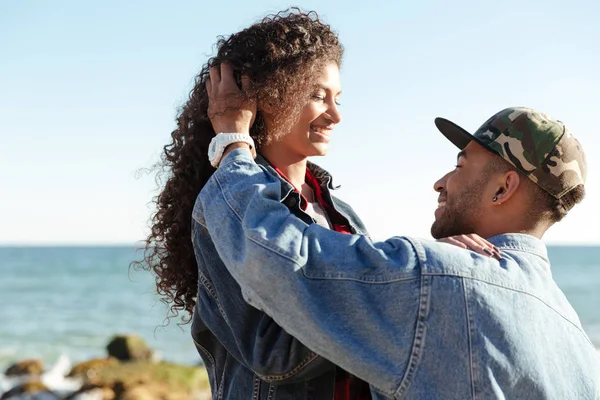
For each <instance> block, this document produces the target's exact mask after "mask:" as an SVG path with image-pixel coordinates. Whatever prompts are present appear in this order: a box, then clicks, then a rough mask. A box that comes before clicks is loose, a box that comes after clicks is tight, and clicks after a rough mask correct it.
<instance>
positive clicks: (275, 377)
mask: <svg viewBox="0 0 600 400" xmlns="http://www.w3.org/2000/svg"><path fill="white" fill-rule="evenodd" d="M319 357H320V356H319V355H318V354H316V353H313V352H312V351H311V352H310V353H309V355H308V356H307V357H306V358H305V359H304V360H302V361H300V363H298V365H296V366H295V367H294V368H292V369H291V370H289V371H288V372H286V373H284V374H280V375H260V374H256V375H257V376H258V377H260V378H261V379H262V380H264V381H266V382H269V381H271V382H272V381H281V380H284V379H288V378H289V377H291V376H294V375H296V374H297V373H298V372H299V371H300V370H301V369H302V368H304V367H306V366H307V365H308V364H310V363H311V362H313V361H314V360H316V359H317V358H319Z"/></svg>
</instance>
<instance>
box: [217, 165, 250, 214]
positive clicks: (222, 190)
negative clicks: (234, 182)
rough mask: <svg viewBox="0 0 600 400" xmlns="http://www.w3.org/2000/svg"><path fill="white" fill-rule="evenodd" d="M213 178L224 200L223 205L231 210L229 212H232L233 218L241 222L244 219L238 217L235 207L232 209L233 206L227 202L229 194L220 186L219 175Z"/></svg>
mask: <svg viewBox="0 0 600 400" xmlns="http://www.w3.org/2000/svg"><path fill="white" fill-rule="evenodd" d="M214 177H215V181H216V182H217V184H218V185H219V189H220V191H221V195H222V196H223V200H225V203H226V204H227V206H228V207H229V208H230V209H231V211H233V213H234V214H235V216H236V217H237V218H238V219H239V220H240V221H243V220H244V219H243V218H242V217H241V216H240V213H239V212H238V210H236V209H235V207H233V205H232V204H231V202H230V201H229V197H230V196H229V192H226V191H225V189H224V188H223V185H222V184H221V180H220V179H219V174H217V173H215V174H214Z"/></svg>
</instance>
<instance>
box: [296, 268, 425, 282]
mask: <svg viewBox="0 0 600 400" xmlns="http://www.w3.org/2000/svg"><path fill="white" fill-rule="evenodd" d="M302 274H303V275H304V276H305V277H306V278H307V279H312V280H315V281H316V280H324V281H334V280H337V281H353V282H359V283H366V284H370V285H386V284H389V283H396V282H404V281H415V280H418V279H421V277H420V276H406V277H390V278H384V279H382V280H376V279H366V278H360V277H357V276H353V275H349V274H344V273H337V274H323V275H318V276H315V275H308V273H307V272H306V270H305V269H304V268H302ZM359 276H360V275H359Z"/></svg>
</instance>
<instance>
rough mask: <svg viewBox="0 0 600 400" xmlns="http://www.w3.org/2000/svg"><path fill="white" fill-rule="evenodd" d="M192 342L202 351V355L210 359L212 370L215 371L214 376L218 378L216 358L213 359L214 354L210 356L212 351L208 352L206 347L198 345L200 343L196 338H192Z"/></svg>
mask: <svg viewBox="0 0 600 400" xmlns="http://www.w3.org/2000/svg"><path fill="white" fill-rule="evenodd" d="M192 341H193V342H194V344H195V345H196V347H198V348H199V349H200V351H202V353H204V355H206V357H208V359H209V360H210V362H211V369H212V370H213V376H214V377H215V378H216V376H217V371H216V366H217V363H216V362H215V358H214V357H213V355H212V354H210V351H208V349H207V348H206V347H204V346H202V345H201V344H200V343H198V341H197V340H196V339H195V338H194V336H192ZM205 367H206V365H205Z"/></svg>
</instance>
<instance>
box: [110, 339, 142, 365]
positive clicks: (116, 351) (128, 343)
mask: <svg viewBox="0 0 600 400" xmlns="http://www.w3.org/2000/svg"><path fill="white" fill-rule="evenodd" d="M106 350H107V351H108V355H109V356H111V357H115V358H117V359H119V360H121V361H134V360H135V361H148V360H152V350H150V348H149V347H148V346H147V345H146V343H145V342H144V340H143V339H142V338H141V337H139V336H136V335H120V336H115V337H114V338H113V339H112V340H111V341H110V342H109V343H108V346H106Z"/></svg>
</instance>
